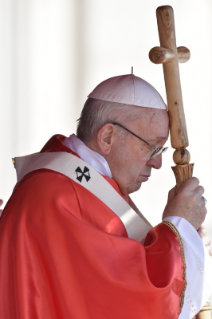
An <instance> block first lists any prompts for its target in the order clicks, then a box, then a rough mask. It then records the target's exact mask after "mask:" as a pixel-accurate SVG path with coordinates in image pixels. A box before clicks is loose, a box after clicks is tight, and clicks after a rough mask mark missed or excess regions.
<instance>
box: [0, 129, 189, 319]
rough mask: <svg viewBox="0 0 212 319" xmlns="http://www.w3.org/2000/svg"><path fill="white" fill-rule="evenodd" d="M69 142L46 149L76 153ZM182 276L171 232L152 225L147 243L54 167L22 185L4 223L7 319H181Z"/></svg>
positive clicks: (0, 262)
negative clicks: (129, 231) (133, 234)
mask: <svg viewBox="0 0 212 319" xmlns="http://www.w3.org/2000/svg"><path fill="white" fill-rule="evenodd" d="M63 139H64V137H62V136H59V135H58V136H55V137H53V138H52V139H51V140H50V141H49V142H48V143H47V144H46V145H45V147H44V148H43V150H42V152H51V151H54V152H55V151H66V152H70V150H69V149H68V148H66V147H65V146H63V144H62V143H61V141H62V140H63ZM76 156H77V155H76ZM106 179H107V181H108V182H109V183H110V184H111V185H112V186H113V187H114V189H115V190H116V191H117V192H118V193H120V190H119V188H118V186H117V184H116V183H115V181H114V180H112V179H110V178H106ZM102 191H104V190H102ZM183 272H184V263H183V259H182V257H181V249H180V245H179V243H178V237H177V236H176V235H175V233H174V232H173V231H172V230H171V228H170V227H168V226H167V225H165V224H159V225H158V226H157V227H154V228H153V229H152V230H151V231H150V232H149V234H148V235H147V238H146V242H145V245H144V246H143V245H142V244H141V243H139V242H137V241H135V240H133V239H129V238H128V237H127V233H126V230H125V228H124V225H123V224H122V222H121V220H120V219H119V218H118V217H117V216H116V215H115V214H114V213H113V212H112V211H111V210H110V209H109V208H108V207H107V206H106V205H105V204H103V203H102V202H101V201H100V200H99V199H98V198H96V197H95V196H94V195H93V194H92V193H90V192H89V191H88V190H86V189H84V188H83V187H82V186H81V185H79V184H77V183H75V182H74V181H73V180H70V179H69V178H67V177H66V176H64V175H61V174H59V173H56V172H53V171H50V170H37V171H35V172H33V173H30V174H28V175H27V176H25V177H24V178H23V179H22V181H21V182H20V183H19V184H17V186H16V188H15V190H14V192H13V194H12V196H11V198H10V200H9V202H8V203H7V205H6V207H5V210H4V212H3V215H2V218H1V221H0V318H1V319H140V318H142V319H145V318H154V319H165V318H171V319H175V318H178V315H179V309H180V297H181V294H182V291H183V287H184V283H185V280H184V274H183Z"/></svg>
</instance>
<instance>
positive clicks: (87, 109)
mask: <svg viewBox="0 0 212 319" xmlns="http://www.w3.org/2000/svg"><path fill="white" fill-rule="evenodd" d="M140 110H141V107H139V106H134V105H128V104H121V103H116V102H108V101H101V100H96V99H92V98H88V99H87V101H86V102H85V104H84V107H83V109H82V112H81V116H80V118H79V119H78V126H77V137H78V138H79V139H81V140H82V141H83V142H90V141H91V140H92V139H93V138H94V137H95V136H96V134H97V133H98V131H99V129H100V128H101V127H102V126H103V125H104V124H106V123H113V122H118V123H120V124H123V125H124V124H126V123H128V122H131V121H133V120H135V119H136V118H138V115H139V116H140V115H141V113H140ZM117 129H118V128H117ZM124 134H127V132H126V131H124Z"/></svg>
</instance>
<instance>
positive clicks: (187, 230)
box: [165, 216, 212, 319]
mask: <svg viewBox="0 0 212 319" xmlns="http://www.w3.org/2000/svg"><path fill="white" fill-rule="evenodd" d="M165 220H166V221H170V222H171V223H172V224H174V225H175V226H176V227H177V229H178V231H179V233H180V235H181V238H182V242H183V246H184V252H185V262H186V268H187V278H186V279H187V288H186V291H185V298H184V305H183V308H182V312H181V314H180V316H179V318H180V319H188V318H189V319H191V318H193V317H194V316H195V315H196V314H197V313H198V312H199V311H200V309H202V307H203V306H204V305H205V304H206V302H207V301H208V300H209V298H210V296H211V294H212V280H211V269H212V260H211V257H210V256H209V254H208V252H207V250H206V249H205V247H204V245H203V242H202V240H201V238H200V236H199V235H198V233H197V231H196V230H195V229H194V227H193V226H192V225H191V224H190V223H189V222H188V221H187V220H186V219H184V218H181V217H177V216H170V217H166V219H165Z"/></svg>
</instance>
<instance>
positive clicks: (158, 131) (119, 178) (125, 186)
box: [87, 108, 207, 230]
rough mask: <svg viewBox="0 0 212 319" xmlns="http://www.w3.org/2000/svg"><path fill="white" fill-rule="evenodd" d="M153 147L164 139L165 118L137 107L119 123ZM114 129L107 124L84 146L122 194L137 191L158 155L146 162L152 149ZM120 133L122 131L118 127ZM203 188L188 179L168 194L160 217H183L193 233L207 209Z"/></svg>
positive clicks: (157, 164)
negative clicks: (134, 113) (104, 165)
mask: <svg viewBox="0 0 212 319" xmlns="http://www.w3.org/2000/svg"><path fill="white" fill-rule="evenodd" d="M120 124H122V125H124V126H125V127H127V128H128V129H129V130H131V131H132V132H134V133H135V134H137V135H138V136H140V137H141V138H143V139H144V140H146V141H147V142H148V143H150V144H151V145H153V146H155V147H160V146H163V145H164V144H165V142H166V141H167V139H168V131H169V119H168V114H167V112H166V111H164V110H158V109H156V110H155V109H150V108H139V111H138V116H137V117H136V119H135V120H133V121H127V119H126V122H125V123H123V122H122V123H120ZM118 130H120V129H119V128H118V127H117V126H115V125H113V124H111V123H107V124H105V125H103V126H102V127H101V128H100V130H99V131H98V133H97V136H96V139H95V140H93V141H91V142H90V143H88V144H87V146H88V147H90V148H91V149H93V150H94V151H96V152H98V153H100V154H101V155H102V156H104V157H105V159H106V160H107V162H108V164H109V167H110V169H111V172H112V175H113V178H114V179H115V181H116V182H117V184H118V186H119V188H120V190H121V192H122V193H123V194H124V195H126V194H130V193H132V192H135V191H137V190H138V189H139V188H140V187H141V184H142V183H143V182H145V181H147V180H148V178H149V177H150V175H151V170H152V168H154V169H159V168H161V165H162V155H158V156H157V157H155V158H154V159H150V157H151V154H152V152H153V150H152V148H151V147H150V146H148V145H147V144H145V143H144V142H142V141H141V140H139V139H138V138H137V137H135V136H134V135H132V134H130V133H126V131H125V133H124V134H122V135H120V134H119V132H118ZM121 130H124V129H122V128H121ZM203 193H204V189H203V187H202V186H200V185H199V181H198V179H197V178H195V177H192V178H190V179H189V180H188V181H187V182H186V183H185V184H184V185H183V186H182V188H181V189H180V191H179V192H178V193H177V194H176V193H175V189H172V190H171V191H170V192H169V197H168V202H167V205H166V207H165V210H164V217H166V216H179V217H183V218H185V219H186V220H187V221H188V222H189V223H191V224H192V226H193V227H194V228H195V229H196V230H197V229H199V228H200V226H201V225H202V223H203V221H204V219H205V216H206V213H207V210H206V208H205V201H204V198H203Z"/></svg>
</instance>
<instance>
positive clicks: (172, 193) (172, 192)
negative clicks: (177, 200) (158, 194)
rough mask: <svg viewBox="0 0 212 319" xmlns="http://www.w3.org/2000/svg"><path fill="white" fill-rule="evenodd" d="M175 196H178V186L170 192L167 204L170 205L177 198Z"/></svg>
mask: <svg viewBox="0 0 212 319" xmlns="http://www.w3.org/2000/svg"><path fill="white" fill-rule="evenodd" d="M175 195H176V186H175V187H173V188H172V189H171V190H170V191H169V194H168V201H167V203H169V202H170V201H171V200H172V199H173V198H174V197H175Z"/></svg>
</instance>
